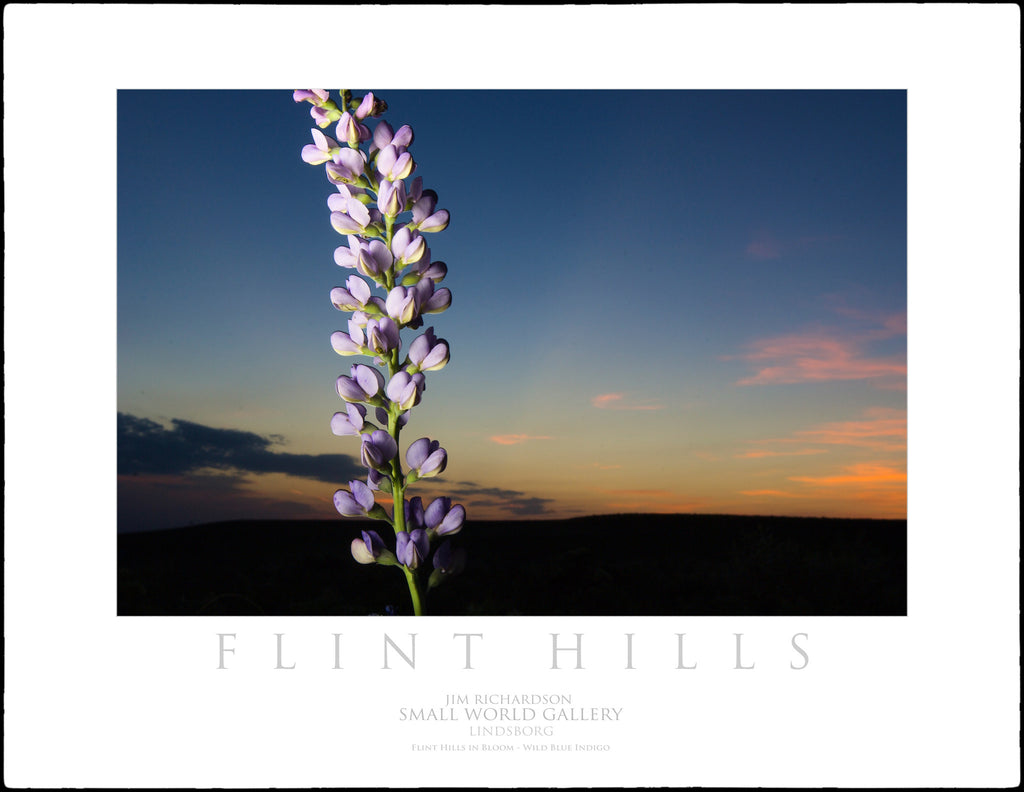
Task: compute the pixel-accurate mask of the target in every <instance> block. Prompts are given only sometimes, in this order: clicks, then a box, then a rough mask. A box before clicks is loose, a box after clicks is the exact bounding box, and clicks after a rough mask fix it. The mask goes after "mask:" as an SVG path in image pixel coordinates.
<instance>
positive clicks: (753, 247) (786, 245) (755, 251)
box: [744, 231, 842, 261]
mask: <svg viewBox="0 0 1024 792" xmlns="http://www.w3.org/2000/svg"><path fill="white" fill-rule="evenodd" d="M839 239H842V236H840V235H837V234H819V235H816V236H815V235H808V236H801V237H796V238H795V239H794V238H789V239H785V240H780V239H778V238H777V237H776V236H775V235H774V234H772V233H771V232H769V231H761V232H759V233H757V234H755V236H754V238H753V239H752V240H750V242H749V243H747V246H746V248H745V251H744V252H745V253H746V254H747V256H748V257H750V258H753V259H758V260H760V261H771V260H773V259H778V258H782V256H783V255H786V254H789V253H793V252H794V251H801V250H806V249H808V248H811V247H817V246H819V245H821V244H823V243H829V242H834V241H836V240H839Z"/></svg>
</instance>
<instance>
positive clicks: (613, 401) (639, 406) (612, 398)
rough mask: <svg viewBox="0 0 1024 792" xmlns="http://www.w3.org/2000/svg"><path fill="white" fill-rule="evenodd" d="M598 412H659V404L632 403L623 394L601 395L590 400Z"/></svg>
mask: <svg viewBox="0 0 1024 792" xmlns="http://www.w3.org/2000/svg"><path fill="white" fill-rule="evenodd" d="M590 403H591V404H592V405H594V406H595V407H597V408H598V409H599V410H660V409H662V407H661V405H660V404H656V403H640V402H632V401H628V400H627V399H626V395H625V394H624V393H601V394H598V395H597V396H595V397H594V398H592V399H591V400H590Z"/></svg>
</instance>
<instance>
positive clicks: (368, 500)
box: [334, 480, 376, 517]
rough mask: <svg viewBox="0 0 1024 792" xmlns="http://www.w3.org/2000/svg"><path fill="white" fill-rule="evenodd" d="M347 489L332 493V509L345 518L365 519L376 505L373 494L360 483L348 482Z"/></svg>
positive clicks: (357, 481)
mask: <svg viewBox="0 0 1024 792" xmlns="http://www.w3.org/2000/svg"><path fill="white" fill-rule="evenodd" d="M348 486H349V489H351V490H352V491H351V492H349V491H348V490H343V489H340V490H338V491H337V492H335V493H334V508H336V509H337V510H338V511H339V512H341V513H342V514H343V515H344V516H345V517H365V516H366V515H367V514H368V513H369V512H370V510H371V509H373V507H374V506H375V505H376V504H375V502H374V500H373V492H372V491H371V490H370V488H369V487H368V486H366V484H364V483H363V482H362V481H359V480H356V481H350V482H349V483H348Z"/></svg>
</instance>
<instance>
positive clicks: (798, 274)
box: [117, 86, 907, 531]
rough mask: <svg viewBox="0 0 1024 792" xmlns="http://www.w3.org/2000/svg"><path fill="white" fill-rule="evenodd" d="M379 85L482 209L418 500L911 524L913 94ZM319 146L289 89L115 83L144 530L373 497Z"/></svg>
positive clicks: (450, 241) (128, 511)
mask: <svg viewBox="0 0 1024 792" xmlns="http://www.w3.org/2000/svg"><path fill="white" fill-rule="evenodd" d="M366 90H374V91H375V93H376V94H377V95H378V96H380V97H381V98H383V99H384V100H385V101H386V102H387V103H388V106H389V109H388V112H387V113H386V115H385V116H384V118H385V119H386V120H387V121H388V122H389V123H391V125H392V126H393V127H395V128H397V127H398V126H401V125H402V124H406V123H408V124H410V125H411V126H412V127H413V130H414V132H415V139H414V141H413V143H412V145H411V147H410V151H411V152H412V154H413V156H414V158H415V161H416V163H417V168H416V171H415V173H414V175H417V176H422V178H423V182H424V187H426V188H430V189H433V190H435V191H436V192H437V194H438V196H439V199H438V206H439V207H441V208H444V209H447V210H448V211H449V212H450V213H451V218H452V219H451V224H450V225H449V227H448V228H447V229H446V230H445V231H443V232H441V233H439V234H433V235H431V236H430V237H429V238H428V243H429V245H430V250H431V255H432V258H433V259H434V260H435V261H436V260H442V261H444V262H446V264H447V265H448V273H449V274H448V277H447V278H446V279H445V281H444V284H443V285H444V286H447V287H448V288H450V289H451V291H452V295H453V300H452V306H451V308H450V309H449V310H448V311H446V312H444V313H441V314H436V315H433V316H431V317H428V318H429V319H430V320H431V321H429V322H427V326H432V327H434V330H435V332H436V334H437V335H438V336H439V337H441V338H444V339H446V340H447V341H448V343H449V345H450V348H451V361H450V362H449V364H448V365H447V366H446V367H445V368H444V369H442V370H440V371H437V372H431V373H428V374H427V388H426V391H425V393H424V394H423V401H422V403H421V404H420V405H419V406H417V407H416V408H414V409H413V411H412V413H411V418H410V422H409V425H408V426H407V428H406V429H405V430H404V432H403V451H404V447H405V445H406V441H411V440H413V439H416V438H418V437H424V436H426V437H430V438H432V439H437V440H439V441H440V442H441V444H442V445H443V446H444V447H445V448H446V449H447V451H448V457H449V461H448V466H447V469H446V470H445V472H444V474H443V475H442V476H439V477H437V478H436V479H430V480H427V481H423V482H420V483H417V484H416V485H414V486H413V487H412V488H411V489H410V491H409V495H410V496H411V495H416V494H420V495H422V496H423V497H424V499H425V500H426V499H428V498H433V497H436V496H437V495H441V494H444V495H450V496H451V497H452V498H453V499H454V500H455V501H456V502H460V503H463V504H465V506H466V508H467V512H468V515H469V519H470V520H472V519H520V518H524V519H525V518H561V517H572V516H580V515H586V514H595V513H622V512H659V513H666V512H691V513H714V514H722V513H728V514H774V515H793V516H828V517H878V518H900V519H902V518H905V517H906V489H907V475H906V474H907V466H906V454H907V449H906V438H907V412H906V403H907V390H906V382H907V336H906V319H907V188H906V184H907V156H906V151H907V142H906V141H907V139H906V134H907V123H906V113H907V103H906V92H904V91H896V90H879V91H847V90H836V91H774V90H763V91H713V90H703V91H687V90H674V91H660V90H659V91H655V90H650V91H596V90H578V91H561V90H548V91H513V90H491V91H440V90H438V91H388V90H385V89H379V90H378V89H375V88H374V87H373V86H370V87H369V88H363V89H359V88H353V91H354V92H355V93H357V94H361V93H364V92H365V91H366ZM332 95H336V91H334V90H333V89H332ZM312 126H313V124H312V119H311V118H310V116H309V105H307V104H296V103H295V102H294V101H293V100H292V96H291V92H290V91H280V90H275V91H216V90H210V91H192V90H180V91H148V90H120V91H118V92H117V411H118V421H117V431H118V529H119V530H121V531H132V530H146V529H156V528H166V527H173V526H176V525H185V524H192V523H202V522H208V521H214V520H221V519H246V518H257V517H261V518H263V517H273V518H283V519H292V518H294V519H300V518H330V517H332V516H336V514H337V513H336V512H335V511H334V507H333V505H332V495H333V493H334V491H335V490H336V489H338V488H339V487H344V486H346V484H347V482H348V481H349V480H350V479H353V478H357V477H359V476H360V472H361V471H362V468H361V467H360V465H359V462H358V457H359V448H358V441H357V440H356V439H355V438H352V437H337V436H335V435H333V434H332V433H331V431H330V426H329V424H330V418H331V416H332V415H333V414H334V412H336V411H338V410H341V409H344V405H343V402H342V401H341V400H340V399H339V397H338V395H337V393H336V391H335V388H334V383H335V380H336V378H337V377H338V376H339V375H340V374H347V373H349V369H350V367H351V365H352V364H353V363H355V362H369V361H368V360H361V359H358V358H352V357H340V356H338V355H337V354H336V353H335V352H334V351H333V350H332V348H331V344H330V335H331V333H332V332H333V331H336V330H343V329H345V327H346V323H347V318H348V315H347V314H343V313H341V312H339V311H337V310H336V309H335V308H334V307H333V306H332V305H331V302H330V299H329V293H330V290H331V288H332V287H335V286H341V285H343V284H344V281H345V279H346V278H347V276H348V275H349V274H351V272H350V271H349V270H343V269H341V268H339V267H338V266H337V265H336V264H335V263H334V250H335V248H336V247H338V246H339V245H342V244H344V243H345V240H344V238H343V237H342V236H339V234H338V233H337V232H336V231H334V229H333V228H332V227H331V224H330V221H329V210H328V208H327V197H328V196H329V195H330V194H331V193H332V192H333V191H334V188H333V186H332V185H331V184H330V183H329V182H328V181H327V179H326V176H325V174H324V170H323V166H311V165H308V164H306V163H305V162H303V161H302V160H301V158H300V156H299V154H300V151H301V149H302V147H303V146H304V145H306V144H307V143H310V142H311V141H312V138H311V134H310V130H311V128H312ZM327 132H328V133H332V132H333V126H332V128H331V129H329V130H327ZM417 334H418V333H417V332H416V331H406V332H405V333H404V334H403V339H404V343H405V344H406V345H407V344H408V343H409V341H411V339H412V338H413V337H415V335H417Z"/></svg>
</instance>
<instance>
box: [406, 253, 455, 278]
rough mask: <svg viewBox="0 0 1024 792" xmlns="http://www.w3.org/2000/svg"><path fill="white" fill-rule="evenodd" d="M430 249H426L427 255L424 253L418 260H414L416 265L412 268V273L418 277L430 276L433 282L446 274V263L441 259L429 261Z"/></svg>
mask: <svg viewBox="0 0 1024 792" xmlns="http://www.w3.org/2000/svg"><path fill="white" fill-rule="evenodd" d="M429 253H430V251H429V250H428V251H427V254H428V255H425V256H424V257H423V258H421V259H420V260H419V261H417V262H416V266H415V267H414V268H413V274H415V275H416V276H417V278H418V279H422V278H430V280H432V281H433V282H434V283H435V284H437V283H440V282H441V281H443V280H444V279H445V276H447V275H448V265H447V264H445V263H444V262H443V261H434V262H431V261H430V255H429Z"/></svg>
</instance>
